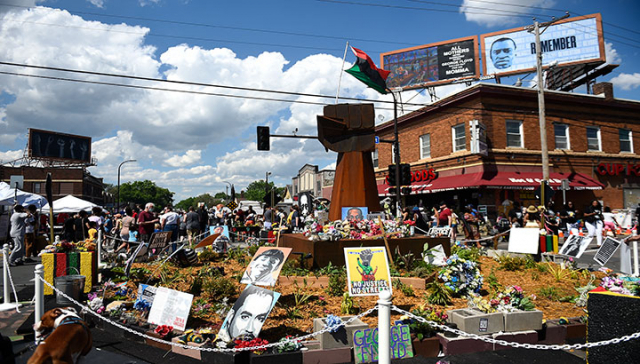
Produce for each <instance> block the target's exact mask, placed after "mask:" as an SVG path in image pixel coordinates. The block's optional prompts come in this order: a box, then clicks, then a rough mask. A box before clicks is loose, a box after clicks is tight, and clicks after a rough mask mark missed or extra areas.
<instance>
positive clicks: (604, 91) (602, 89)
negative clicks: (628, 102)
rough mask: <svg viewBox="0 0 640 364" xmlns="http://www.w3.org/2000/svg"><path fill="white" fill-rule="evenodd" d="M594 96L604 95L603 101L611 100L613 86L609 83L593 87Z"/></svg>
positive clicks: (601, 83)
mask: <svg viewBox="0 0 640 364" xmlns="http://www.w3.org/2000/svg"><path fill="white" fill-rule="evenodd" d="M593 94H594V95H604V99H605V100H613V84H612V83H611V82H600V83H596V84H595V85H593Z"/></svg>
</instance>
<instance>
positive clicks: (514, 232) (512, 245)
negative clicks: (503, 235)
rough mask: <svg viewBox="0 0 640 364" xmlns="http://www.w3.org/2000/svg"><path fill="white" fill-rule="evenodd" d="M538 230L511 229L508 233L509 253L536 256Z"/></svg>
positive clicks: (538, 239) (538, 240)
mask: <svg viewBox="0 0 640 364" xmlns="http://www.w3.org/2000/svg"><path fill="white" fill-rule="evenodd" d="M539 248H540V230H538V229H531V228H513V229H511V232H510V233H509V249H508V250H509V253H523V254H538V249H539Z"/></svg>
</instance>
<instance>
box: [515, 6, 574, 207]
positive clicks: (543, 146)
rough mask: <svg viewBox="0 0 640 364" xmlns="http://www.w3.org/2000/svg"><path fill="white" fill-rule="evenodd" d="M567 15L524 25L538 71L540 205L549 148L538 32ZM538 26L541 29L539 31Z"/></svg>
mask: <svg viewBox="0 0 640 364" xmlns="http://www.w3.org/2000/svg"><path fill="white" fill-rule="evenodd" d="M568 17H569V13H567V14H565V15H564V16H563V17H561V18H559V19H555V18H553V19H552V20H551V21H548V22H544V23H538V21H537V20H535V18H534V22H533V25H530V26H527V27H525V29H526V30H527V31H528V32H529V33H531V32H533V33H534V35H535V37H536V72H537V73H538V116H539V121H540V150H541V153H542V181H541V182H540V184H541V185H540V205H543V206H544V205H545V189H546V186H547V183H548V181H549V150H548V148H547V122H546V119H545V108H544V80H543V78H542V47H541V45H540V34H542V33H544V31H545V30H547V28H549V26H550V25H552V24H553V23H555V22H557V21H559V20H562V19H566V18H568ZM540 28H544V29H542V31H540Z"/></svg>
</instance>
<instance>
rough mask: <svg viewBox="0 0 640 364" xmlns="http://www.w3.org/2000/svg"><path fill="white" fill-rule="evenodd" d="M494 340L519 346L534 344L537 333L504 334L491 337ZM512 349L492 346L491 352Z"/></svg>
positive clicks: (529, 331)
mask: <svg viewBox="0 0 640 364" xmlns="http://www.w3.org/2000/svg"><path fill="white" fill-rule="evenodd" d="M492 336H493V338H494V339H496V340H504V341H508V342H514V343H520V344H536V343H538V332H537V331H535V330H528V331H520V332H504V333H502V332H501V333H498V334H493V335H492ZM504 349H512V347H511V346H503V345H495V344H494V345H493V350H504Z"/></svg>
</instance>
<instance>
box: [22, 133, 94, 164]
mask: <svg viewBox="0 0 640 364" xmlns="http://www.w3.org/2000/svg"><path fill="white" fill-rule="evenodd" d="M27 150H28V151H29V156H30V157H31V158H37V159H51V160H59V161H65V160H66V161H70V162H76V163H78V162H80V163H91V138H90V137H85V136H80V135H72V134H63V133H57V132H54V131H46V130H38V129H29V144H28V145H27Z"/></svg>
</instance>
